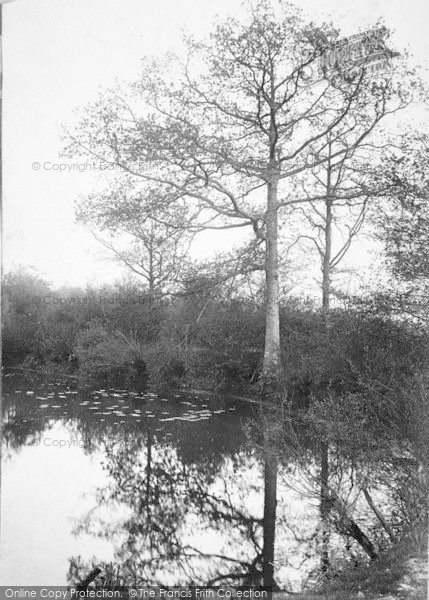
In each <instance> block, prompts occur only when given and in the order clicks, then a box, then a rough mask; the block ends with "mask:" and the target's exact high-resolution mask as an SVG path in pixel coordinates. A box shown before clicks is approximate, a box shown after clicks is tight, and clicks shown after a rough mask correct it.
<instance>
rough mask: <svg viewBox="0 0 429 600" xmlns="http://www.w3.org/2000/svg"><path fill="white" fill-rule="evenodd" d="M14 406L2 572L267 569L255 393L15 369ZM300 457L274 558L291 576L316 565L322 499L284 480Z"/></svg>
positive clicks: (146, 576)
mask: <svg viewBox="0 0 429 600" xmlns="http://www.w3.org/2000/svg"><path fill="white" fill-rule="evenodd" d="M4 411H5V414H4V422H5V426H4V440H3V445H4V450H5V452H4V456H6V458H5V472H4V480H3V506H2V509H3V510H4V511H5V513H7V515H8V519H7V523H8V525H7V529H6V530H3V532H2V549H3V550H6V551H7V558H6V560H3V571H2V572H3V581H2V583H4V584H7V585H12V584H17V585H18V584H19V585H24V584H31V585H35V584H40V585H47V584H52V585H54V584H55V585H59V584H64V583H73V584H76V583H78V582H80V581H83V580H84V579H85V578H86V577H87V576H88V573H90V572H91V571H92V569H93V568H94V567H95V566H97V567H100V568H101V569H102V573H103V576H104V577H105V578H107V579H105V583H107V584H109V585H113V584H117V585H125V584H127V585H131V584H134V585H143V584H159V585H173V584H186V583H194V584H201V585H202V584H205V585H207V584H210V585H215V584H220V583H231V584H259V583H260V582H261V575H262V547H263V535H264V532H263V515H264V469H263V453H262V452H261V448H260V446H259V445H258V442H257V439H256V441H255V436H252V435H251V436H250V439H252V440H253V441H252V443H250V442H249V436H248V435H246V430H247V429H249V424H250V422H251V421H253V419H254V417H255V414H254V411H253V410H252V407H251V406H249V405H248V404H238V403H237V402H233V401H231V400H228V399H227V398H218V399H213V400H210V401H209V400H207V399H206V398H202V399H201V398H198V397H195V396H191V397H189V396H185V395H180V394H175V395H173V396H172V397H168V398H166V397H162V396H161V397H159V396H157V395H156V394H154V393H142V392H133V391H127V390H121V389H100V390H91V389H89V388H83V389H82V388H81V389H74V388H73V386H71V385H65V384H64V382H38V383H37V384H35V383H33V384H32V385H29V384H28V382H25V381H23V380H19V379H17V378H14V379H13V381H12V380H11V381H8V382H7V388H6V390H5V402H4ZM54 442H56V444H54ZM294 461H295V458H294ZM289 462H290V460H289ZM294 464H295V463H294ZM291 468H292V467H291V465H290V464H288V458H287V457H284V460H283V461H282V465H281V467H280V478H279V484H278V486H277V496H278V511H277V523H276V527H277V534H276V542H277V543H276V545H277V556H276V569H275V571H276V578H277V583H279V584H281V585H282V586H284V585H286V586H290V587H293V584H294V583H295V584H298V583H299V582H300V581H302V580H303V579H304V577H305V576H306V574H307V573H308V572H309V571H310V570H311V568H312V566H314V556H315V554H314V552H312V551H311V549H312V548H313V550H314V545H315V539H314V538H315V516H316V515H317V506H315V507H312V506H311V504H308V503H307V504H306V503H303V502H302V497H301V495H300V493H299V492H294V491H293V490H292V489H290V487H289V488H288V487H287V486H286V487H285V486H282V483H281V482H282V481H284V480H285V473H286V474H287V472H288V469H289V470H290V469H291ZM25 484H26V485H25ZM36 488H37V489H36ZM29 507H30V509H29ZM2 553H3V554H4V552H2Z"/></svg>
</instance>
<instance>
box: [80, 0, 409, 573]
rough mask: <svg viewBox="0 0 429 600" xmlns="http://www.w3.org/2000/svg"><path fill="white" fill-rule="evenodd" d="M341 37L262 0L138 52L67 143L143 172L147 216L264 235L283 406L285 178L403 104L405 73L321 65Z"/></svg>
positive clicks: (270, 553) (269, 497)
mask: <svg viewBox="0 0 429 600" xmlns="http://www.w3.org/2000/svg"><path fill="white" fill-rule="evenodd" d="M337 35H338V34H337V32H336V31H335V30H334V29H333V28H331V27H328V26H324V27H323V28H316V27H314V26H313V25H308V24H307V23H306V22H305V21H304V20H303V19H302V17H301V15H300V13H299V12H298V11H297V10H295V9H294V8H293V7H292V6H291V5H289V4H286V3H281V4H280V3H279V4H278V5H277V4H275V5H274V4H273V5H271V3H270V2H268V1H265V0H261V2H259V3H256V4H255V5H254V6H251V7H250V9H249V11H248V16H247V20H246V22H245V23H241V22H238V21H236V20H234V19H230V20H227V21H225V22H222V23H219V24H218V25H217V26H216V27H215V29H214V31H213V33H212V35H211V36H210V39H209V40H208V41H207V42H196V41H194V40H193V39H187V40H186V47H187V51H188V52H187V57H186V60H184V61H181V60H180V59H178V58H175V57H173V56H168V57H167V59H166V60H165V61H154V60H149V59H148V60H146V62H145V66H144V71H143V74H142V78H141V80H140V81H139V82H137V83H136V84H134V85H133V86H132V87H131V89H130V93H129V94H128V96H124V95H123V94H121V93H118V92H111V93H109V94H107V95H106V96H105V97H104V98H101V99H100V100H99V101H98V102H97V103H95V104H94V105H93V106H92V107H90V108H89V109H88V110H87V113H86V115H85V118H84V119H83V122H82V123H81V124H80V126H79V130H78V133H77V134H75V135H72V136H71V140H70V148H69V150H70V151H71V152H75V153H84V152H86V153H88V154H89V155H91V156H94V157H97V158H98V159H100V160H103V161H105V162H106V163H109V164H116V165H119V166H120V167H121V168H122V169H123V170H124V171H125V172H126V173H128V175H129V176H131V177H133V178H134V179H135V180H136V181H140V182H141V183H142V185H143V187H144V188H145V190H146V193H145V194H144V195H143V196H144V198H145V201H144V205H145V210H146V211H147V213H148V214H150V215H151V216H152V218H154V219H156V218H157V217H156V215H157V214H158V213H159V212H160V211H161V212H163V211H167V212H168V213H169V214H171V215H173V216H175V215H176V216H177V215H182V214H183V213H186V214H187V223H188V224H189V226H190V230H195V229H197V230H199V231H200V230H203V229H206V230H207V229H224V230H225V229H236V228H243V227H245V228H249V230H250V231H253V233H254V235H255V236H256V237H257V239H260V240H262V241H263V242H264V244H265V280H266V334H265V349H264V361H263V374H262V383H263V386H262V390H263V394H264V395H269V396H275V397H277V399H278V403H279V404H281V402H282V398H283V390H282V386H281V381H282V371H283V366H282V360H281V345H280V324H279V314H280V311H279V256H278V238H279V213H280V211H281V210H282V209H283V208H284V207H287V206H291V205H306V204H307V203H308V202H309V198H308V197H307V196H306V195H305V194H303V195H302V196H300V195H296V193H295V190H294V186H292V184H291V182H292V180H293V178H296V177H297V176H298V175H299V174H302V173H305V172H306V171H308V170H309V169H314V168H316V167H317V166H318V165H321V164H324V163H326V162H327V160H328V159H327V158H326V156H324V151H325V150H326V147H327V134H328V133H329V135H330V139H331V140H336V139H337V137H338V136H339V134H340V132H341V134H342V135H343V134H344V132H345V131H347V146H346V147H339V146H338V147H336V148H335V150H334V151H333V153H332V155H331V159H332V160H334V159H337V158H339V157H340V156H342V155H344V154H345V153H346V152H351V151H352V149H353V148H354V147H356V146H360V147H364V145H365V143H367V144H368V145H370V143H371V141H370V140H371V135H372V134H373V132H374V130H375V129H376V128H377V126H378V124H379V123H380V121H381V120H382V119H383V118H384V117H385V116H386V115H388V114H390V113H392V112H394V111H396V110H398V109H400V108H403V107H405V106H406V105H407V104H408V103H409V102H410V101H411V93H410V91H409V89H410V88H408V87H407V86H406V85H405V84H404V80H405V79H406V75H405V74H404V73H402V72H401V73H400V74H398V73H392V74H391V75H390V76H389V77H386V78H385V79H384V80H383V81H378V82H374V81H373V78H372V75H371V74H370V73H369V72H368V70H367V69H366V68H365V63H363V64H361V66H360V68H359V69H358V72H357V73H355V74H354V75H353V76H351V77H347V78H345V79H344V78H335V80H332V79H330V78H326V77H324V76H322V75H321V74H319V71H318V70H317V68H316V64H317V59H318V57H319V56H320V55H321V53H323V52H324V50H325V49H326V48H328V47H330V46H331V45H332V44H333V43H334V41H335V40H336V38H337ZM312 68H313V70H312V73H311V72H310V71H311V69H312ZM309 70H310V71H309ZM324 198H325V194H323V196H319V195H317V194H316V195H315V196H314V197H313V198H312V200H313V201H315V202H317V201H320V200H323V199H324ZM170 211H171V212H170ZM179 221H180V219H179ZM183 224H184V223H183V221H182V223H181V225H183ZM170 225H172V226H173V225H175V219H174V218H173V220H172V222H171V223H170ZM267 423H268V421H267ZM267 426H268V425H267ZM271 441H272V440H271V435H270V434H267V444H269V443H271ZM276 461H277V459H276V456H275V453H274V452H271V451H268V452H267V455H266V490H267V491H268V492H269V493H268V492H267V494H266V497H265V513H264V518H265V526H266V537H264V552H263V563H264V567H263V580H264V583H265V585H272V582H273V557H274V530H275V515H276V497H275V490H276V478H277V462H276Z"/></svg>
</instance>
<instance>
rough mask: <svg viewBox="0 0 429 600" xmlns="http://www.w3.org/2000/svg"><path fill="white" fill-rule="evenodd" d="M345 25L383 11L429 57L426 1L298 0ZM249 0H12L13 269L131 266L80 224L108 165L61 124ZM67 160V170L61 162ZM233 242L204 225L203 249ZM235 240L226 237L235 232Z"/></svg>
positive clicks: (86, 274)
mask: <svg viewBox="0 0 429 600" xmlns="http://www.w3.org/2000/svg"><path fill="white" fill-rule="evenodd" d="M295 4H297V5H298V6H300V7H301V8H303V9H304V11H306V12H307V14H308V15H310V16H311V18H312V19H314V20H315V21H317V20H318V19H319V18H320V19H321V20H332V21H334V23H335V24H336V25H337V26H339V27H340V28H341V29H342V31H343V33H344V34H345V35H350V34H353V33H355V32H356V31H357V30H359V29H361V28H365V27H367V26H371V25H373V24H374V23H375V22H376V21H377V20H378V19H379V18H383V19H384V21H385V23H386V25H387V26H388V27H390V28H392V29H393V30H394V35H393V43H394V46H395V47H396V48H398V49H403V48H408V50H409V51H410V52H411V54H412V61H413V62H415V63H416V64H419V65H423V66H425V67H426V68H427V67H428V66H429V61H428V57H429V36H428V35H427V24H428V23H429V2H427V0H323V1H322V0H296V2H295ZM241 10H242V9H241V0H217V1H216V2H213V1H212V0H156V2H152V1H148V0H116V1H115V0H15V1H12V2H9V3H7V4H5V5H4V6H3V71H4V90H3V98H4V99H3V132H4V133H3V157H4V158H3V177H4V193H3V269H4V271H8V270H10V269H13V268H16V267H18V266H20V265H21V266H25V267H33V268H35V269H36V270H37V271H38V272H39V273H40V274H41V275H42V276H43V277H45V278H46V279H47V280H48V281H50V282H51V283H52V284H53V285H54V286H61V285H65V284H69V285H70V284H71V285H84V284H85V283H86V282H91V283H102V282H111V281H112V280H114V279H115V278H117V277H119V276H120V275H121V273H123V271H122V270H120V269H119V267H118V266H117V265H113V264H112V263H111V262H110V261H108V260H107V259H106V253H105V251H104V250H103V249H102V248H101V247H100V245H99V244H98V242H97V241H96V240H95V239H94V238H93V237H92V235H91V233H90V232H89V231H88V230H87V229H85V227H83V226H82V225H78V224H76V223H75V219H74V203H75V201H76V200H78V199H79V198H81V197H84V196H85V195H87V194H89V193H90V192H91V191H93V190H94V189H95V188H96V187H99V186H100V185H102V180H103V174H102V173H101V172H99V171H96V170H92V169H91V170H90V169H88V168H86V167H80V168H81V170H80V171H79V170H77V168H76V167H73V163H74V162H76V161H72V160H70V159H64V158H61V156H60V155H61V149H62V146H63V143H62V137H61V135H62V133H61V131H62V126H63V125H67V123H71V122H72V121H73V120H75V118H76V110H78V109H79V107H83V106H85V105H86V104H88V103H89V102H91V101H92V100H93V99H94V98H95V97H96V96H97V94H98V93H99V91H100V90H101V89H103V88H106V87H109V86H112V85H114V84H115V83H118V82H119V83H120V82H126V81H130V80H134V79H136V78H137V77H138V74H139V65H140V59H141V58H142V57H143V56H144V55H147V54H157V55H160V54H163V53H165V52H168V51H178V50H180V40H181V35H182V31H183V29H184V28H185V29H187V30H188V31H190V32H191V33H194V34H195V35H197V36H204V35H205V34H207V33H208V32H209V31H210V28H211V23H212V21H213V18H214V16H215V15H217V14H219V15H221V16H226V15H229V14H233V15H238V16H239V15H240V13H241ZM428 80H429V79H428ZM59 169H62V170H61V171H60V170H59ZM219 243H220V244H221V245H222V244H223V241H222V240H220V241H219V239H216V240H215V239H214V238H211V237H210V236H208V234H204V239H200V241H199V242H198V243H197V246H196V249H195V253H196V254H203V253H205V254H206V255H207V253H210V252H211V251H213V250H214V248H215V247H217V248H218V249H220V248H219ZM225 243H226V242H225Z"/></svg>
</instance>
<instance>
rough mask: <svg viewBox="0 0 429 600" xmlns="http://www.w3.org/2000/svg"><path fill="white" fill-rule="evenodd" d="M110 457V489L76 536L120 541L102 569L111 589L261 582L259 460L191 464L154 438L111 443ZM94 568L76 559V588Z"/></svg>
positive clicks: (243, 457)
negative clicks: (112, 586)
mask: <svg viewBox="0 0 429 600" xmlns="http://www.w3.org/2000/svg"><path fill="white" fill-rule="evenodd" d="M104 454H105V463H104V468H105V469H106V472H107V474H108V476H109V481H110V483H109V485H108V486H107V487H106V488H104V489H102V490H99V495H98V502H99V506H98V508H97V509H96V510H94V511H93V512H92V513H91V514H90V515H87V516H86V517H85V518H83V519H81V520H80V522H79V523H78V524H77V527H76V533H91V534H93V535H97V536H102V537H108V538H111V539H114V540H115V560H114V564H108V565H106V564H105V565H102V568H103V571H104V572H105V573H106V574H107V576H108V579H109V581H110V583H113V580H114V583H115V584H117V585H137V584H138V585H179V584H205V585H215V584H219V583H226V582H227V583H231V584H232V583H235V584H238V583H243V584H257V583H259V582H260V576H261V552H262V547H261V540H262V518H261V516H258V515H259V513H261V508H262V506H261V474H260V466H259V465H258V464H257V459H256V457H255V455H254V452H252V451H251V450H248V451H247V452H241V453H240V454H235V455H233V456H232V457H231V456H229V457H227V456H223V457H222V458H221V460H219V459H216V460H213V459H204V458H202V460H199V461H196V462H193V463H185V462H184V461H183V460H181V458H180V457H179V454H178V451H177V449H176V448H175V447H174V446H173V445H172V444H171V443H167V442H165V441H159V440H158V439H157V437H156V434H154V433H153V432H150V431H149V432H146V435H145V436H144V437H143V436H141V437H138V438H136V437H135V436H127V437H125V438H123V439H117V440H116V441H115V443H113V444H112V442H111V441H110V442H109V443H108V444H106V445H105V448H104ZM253 482H255V483H253ZM238 507H239V508H238ZM106 508H107V509H108V512H109V515H110V517H109V518H108V519H106V520H105V518H104V517H103V516H102V515H103V514H105V513H104V512H103V510H102V509H106ZM113 511H116V519H114V525H113V524H112V514H113ZM125 513H126V514H125ZM120 514H122V515H123V516H122V518H121V517H119V515H120ZM93 566H94V565H90V564H88V563H87V564H85V563H83V562H82V561H81V560H80V559H79V557H77V558H73V559H72V560H71V561H70V571H69V579H70V581H71V582H72V583H77V582H78V581H81V580H82V579H84V578H85V576H86V575H87V574H88V572H90V571H91V569H92V568H93ZM98 566H99V565H98Z"/></svg>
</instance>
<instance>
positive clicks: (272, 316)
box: [263, 181, 282, 382]
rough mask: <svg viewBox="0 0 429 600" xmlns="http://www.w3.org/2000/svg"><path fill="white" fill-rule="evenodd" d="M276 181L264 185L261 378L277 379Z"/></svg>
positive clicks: (278, 374) (279, 371)
mask: <svg viewBox="0 0 429 600" xmlns="http://www.w3.org/2000/svg"><path fill="white" fill-rule="evenodd" d="M277 185H278V183H277V181H273V182H271V183H269V184H268V197H267V212H266V216H265V222H266V249H265V280H266V321H265V349H264V365H263V376H264V378H265V379H270V380H272V381H273V382H279V380H280V377H281V370H282V369H281V356H280V308H279V296H280V293H279V256H278V214H277V213H278V208H277Z"/></svg>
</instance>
